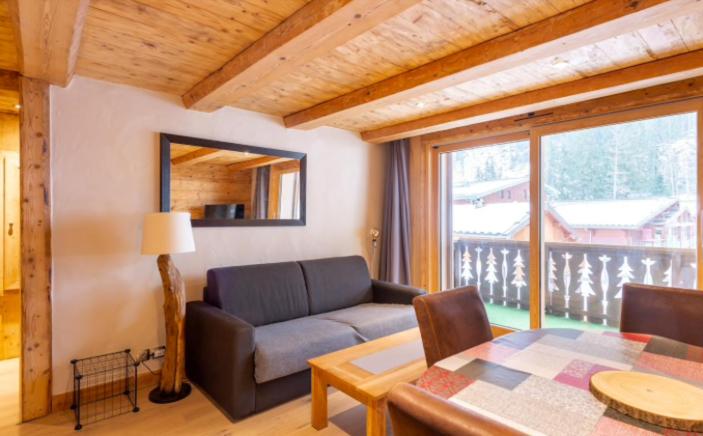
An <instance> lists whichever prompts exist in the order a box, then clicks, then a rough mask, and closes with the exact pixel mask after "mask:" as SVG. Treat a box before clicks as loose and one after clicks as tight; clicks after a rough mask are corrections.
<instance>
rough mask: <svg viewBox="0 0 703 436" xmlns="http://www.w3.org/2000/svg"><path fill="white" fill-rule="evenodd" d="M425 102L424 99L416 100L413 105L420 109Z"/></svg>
mask: <svg viewBox="0 0 703 436" xmlns="http://www.w3.org/2000/svg"><path fill="white" fill-rule="evenodd" d="M425 104H426V103H425V102H424V101H418V102H417V103H415V106H417V107H418V108H420V109H422V108H423V107H425Z"/></svg>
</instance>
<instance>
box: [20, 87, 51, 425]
mask: <svg viewBox="0 0 703 436" xmlns="http://www.w3.org/2000/svg"><path fill="white" fill-rule="evenodd" d="M19 95H20V104H21V109H20V201H21V206H20V221H21V226H20V247H21V248H20V261H21V272H20V291H21V305H22V321H21V322H22V325H21V331H22V344H21V347H22V348H21V350H22V351H21V354H20V405H21V419H22V421H23V422H24V421H29V420H31V419H35V418H39V417H42V416H45V415H48V414H49V413H51V400H52V386H51V383H52V361H51V351H52V350H51V347H52V339H51V328H52V326H51V292H52V274H51V271H52V258H51V136H50V133H51V119H50V118H51V111H50V90H49V84H48V83H47V82H44V81H41V80H35V79H29V78H25V77H20V80H19Z"/></svg>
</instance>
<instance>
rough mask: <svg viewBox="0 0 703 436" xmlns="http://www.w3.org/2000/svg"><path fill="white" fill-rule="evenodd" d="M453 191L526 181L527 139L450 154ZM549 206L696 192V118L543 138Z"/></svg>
mask: <svg viewBox="0 0 703 436" xmlns="http://www.w3.org/2000/svg"><path fill="white" fill-rule="evenodd" d="M452 161H453V178H454V180H453V181H454V183H453V184H454V185H455V186H465V185H467V184H470V183H472V182H478V181H489V180H499V179H508V178H517V177H526V176H528V175H529V143H528V142H527V141H521V142H514V143H509V144H501V145H497V146H489V147H481V148H475V149H471V150H464V151H460V152H455V153H452ZM542 161H543V165H542V169H543V180H544V183H546V185H548V186H550V187H551V188H554V189H553V190H550V193H551V196H550V197H551V198H550V200H553V201H586V200H621V199H639V198H651V197H677V198H681V197H687V196H689V195H690V194H695V192H696V115H695V114H681V115H674V116H667V117H661V118H654V119H649V120H642V121H635V122H629V123H622V124H614V125H609V126H603V127H597V128H590V129H584V130H578V131H572V132H566V133H559V134H554V135H549V136H545V137H543V141H542Z"/></svg>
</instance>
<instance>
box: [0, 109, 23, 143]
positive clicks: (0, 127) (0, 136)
mask: <svg viewBox="0 0 703 436" xmlns="http://www.w3.org/2000/svg"><path fill="white" fill-rule="evenodd" d="M19 146H20V117H19V115H13V114H3V113H0V151H19Z"/></svg>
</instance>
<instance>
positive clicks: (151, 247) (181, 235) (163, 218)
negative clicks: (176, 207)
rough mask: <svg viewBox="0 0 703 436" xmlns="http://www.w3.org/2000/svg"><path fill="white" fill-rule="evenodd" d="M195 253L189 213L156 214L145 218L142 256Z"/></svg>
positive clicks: (150, 214)
mask: <svg viewBox="0 0 703 436" xmlns="http://www.w3.org/2000/svg"><path fill="white" fill-rule="evenodd" d="M191 251H195V243H194V242H193V228H192V227H191V225H190V213H188V212H156V213H149V214H147V215H146V216H145V217H144V233H143V235H142V254H175V253H188V252H191Z"/></svg>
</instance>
